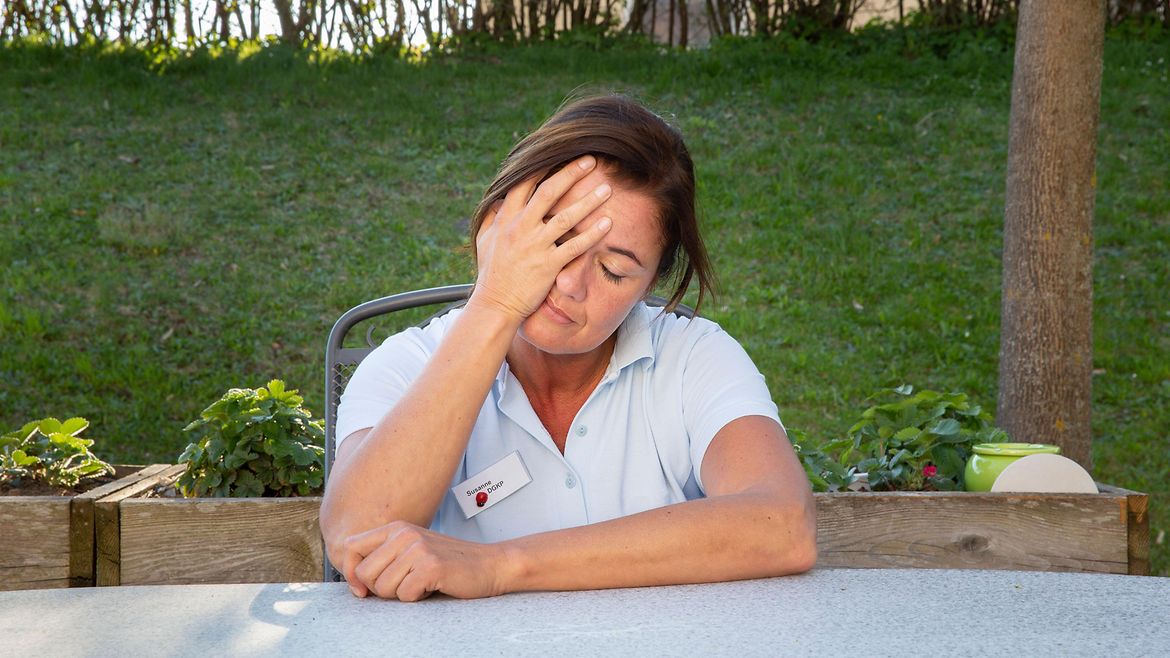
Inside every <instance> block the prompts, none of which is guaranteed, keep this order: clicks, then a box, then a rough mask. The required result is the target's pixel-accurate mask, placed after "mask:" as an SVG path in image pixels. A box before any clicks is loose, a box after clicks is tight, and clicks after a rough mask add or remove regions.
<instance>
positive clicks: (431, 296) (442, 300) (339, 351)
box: [324, 283, 695, 582]
mask: <svg viewBox="0 0 1170 658" xmlns="http://www.w3.org/2000/svg"><path fill="white" fill-rule="evenodd" d="M472 288H473V285H472V284H470V283H466V284H459V285H453V286H442V287H438V288H425V289H422V290H412V291H410V292H403V293H398V294H396V295H389V296H387V297H382V298H380V299H375V300H372V301H368V302H365V303H363V304H359V305H358V306H355V307H353V308H351V309H349V310H348V311H346V312H345V313H344V314H342V316H341V317H340V318H338V320H337V322H336V323H335V324H334V325H333V329H332V330H330V332H329V343H328V345H327V346H326V348H325V481H326V482H328V481H329V471H330V469H331V467H332V465H333V452H334V449H335V448H336V445H337V437H336V436H335V435H334V429H335V426H336V424H337V405H338V403H340V401H341V394H342V392H344V391H345V387H346V385H347V384H348V383H349V379H350V377H352V376H353V373H354V371H355V370H357V366H358V364H359V363H361V362H362V359H364V358H366V356H367V355H368V354H369V353H370V352H373V351H374V348H376V347H377V346H378V343H377V342H376V341H375V340H374V330H375V329H377V325H376V324H373V323H371V324H370V326H369V327H368V328H367V329H366V335H365V345H363V346H361V347H345V345H344V343H345V339H346V337H347V336H348V335H349V332H350V330H351V329H353V328H354V327H355V326H356V325H358V324H359V323H361V322H364V321H367V320H372V319H374V318H378V317H379V316H384V315H388V314H391V313H396V312H398V311H405V310H408V309H414V308H421V307H426V306H436V305H439V304H444V305H445V306H443V307H442V308H440V309H439V310H438V311H436V312H435V313H433V314H432V315H431V316H430V317H428V318H427V319H425V320H423V321H422V322H420V323H419V324H418V325H417V326H419V327H425V326H426V325H427V324H429V323H430V322H431V320H434V319H435V318H437V317H439V316H441V315H443V314H444V313H446V312H448V311H450V310H452V309H455V308H458V307H460V306H462V305H463V304H465V303H466V302H467V298H468V296H470V295H471V290H472ZM667 301H668V300H666V299H665V298H663V297H659V296H658V295H651V296H650V297H648V298H647V299H646V303H647V304H649V305H651V306H665V305H666V303H667ZM674 313H675V314H676V315H679V316H682V317H685V318H691V317H694V315H695V311H694V309H692V308H691V307H689V306H686V305H684V304H679V305H678V306H677V307H675V309H674ZM324 567H325V573H324V576H325V581H326V582H334V581H339V580H341V574H340V573H338V571H337V570H336V569H334V568H333V565H332V564H330V562H329V556H328V555H326V556H325V565H324Z"/></svg>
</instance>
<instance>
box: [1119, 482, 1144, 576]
mask: <svg viewBox="0 0 1170 658" xmlns="http://www.w3.org/2000/svg"><path fill="white" fill-rule="evenodd" d="M1125 501H1126V511H1127V513H1128V514H1127V516H1128V517H1129V518H1128V520H1129V542H1128V546H1129V573H1130V575H1131V576H1148V575H1150V516H1149V505H1150V497H1149V496H1147V495H1146V494H1143V493H1137V492H1131V493H1130V494H1129V495H1127V496H1126V497H1125Z"/></svg>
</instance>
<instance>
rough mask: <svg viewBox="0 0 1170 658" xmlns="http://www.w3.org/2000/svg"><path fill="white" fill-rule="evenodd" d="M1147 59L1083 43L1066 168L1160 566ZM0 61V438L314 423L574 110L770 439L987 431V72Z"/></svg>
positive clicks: (1156, 133) (997, 186) (859, 59)
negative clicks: (628, 118) (681, 198)
mask: <svg viewBox="0 0 1170 658" xmlns="http://www.w3.org/2000/svg"><path fill="white" fill-rule="evenodd" d="M1168 58H1170V49H1168V48H1167V41H1166V40H1165V39H1163V40H1162V41H1160V42H1150V41H1133V40H1129V41H1125V40H1119V39H1112V38H1111V39H1110V40H1109V41H1108V44H1107V48H1106V62H1105V69H1104V85H1103V97H1102V108H1101V122H1100V125H1101V127H1100V133H1099V149H1098V163H1099V164H1098V186H1099V187H1098V195H1097V212H1096V223H1095V224H1096V225H1095V231H1096V261H1095V302H1094V304H1095V313H1094V322H1095V329H1094V342H1095V354H1094V365H1095V367H1096V369H1097V370H1096V372H1097V375H1096V376H1095V379H1094V423H1093V425H1094V435H1095V449H1094V459H1095V464H1096V467H1095V475H1096V477H1097V479H1099V480H1101V481H1104V482H1108V483H1111V484H1116V485H1119V486H1124V487H1129V488H1133V489H1139V490H1142V491H1147V492H1150V493H1151V494H1153V498H1152V505H1153V516H1152V523H1151V528H1152V542H1153V556H1154V565H1153V571H1154V572H1155V573H1159V574H1161V575H1167V574H1168V569H1170V550H1167V544H1168V543H1170V542H1167V541H1166V540H1165V539H1164V532H1165V531H1166V530H1167V529H1168V528H1170V513H1168V508H1170V498H1168V497H1167V482H1170V453H1168V451H1167V436H1168V433H1167V430H1166V427H1167V424H1168V423H1170V359H1168V356H1170V302H1168V299H1170V296H1168V294H1167V290H1168V289H1170V268H1168V267H1167V265H1166V263H1167V254H1168V253H1170V251H1168V247H1170V180H1168V173H1170V157H1168V155H1167V154H1168V153H1170V91H1168V90H1170V84H1168V83H1167V75H1168V71H1170V62H1167V61H1166V60H1167V59H1168ZM148 59H149V58H147V57H145V56H141V55H122V56H119V55H106V56H95V55H78V54H77V53H71V52H66V51H61V50H52V49H49V50H44V49H40V48H11V47H8V48H4V47H0V263H2V265H0V267H2V269H0V272H2V277H3V285H2V286H0V429H3V430H10V429H13V428H15V427H18V426H19V425H20V424H21V423H23V422H25V421H27V420H31V419H34V418H39V417H43V416H48V415H55V416H59V417H65V416H71V415H81V416H85V417H87V418H89V419H90V420H91V421H92V427H91V428H90V430H89V431H88V434H89V435H90V436H91V437H92V438H95V439H98V440H99V444H98V446H96V447H97V448H98V450H99V454H101V455H103V456H105V457H107V458H108V459H111V460H115V461H127V462H156V461H174V460H175V458H176V457H177V455H178V454H179V452H180V451H181V450H182V448H183V447H184V446H185V445H186V443H187V440H186V438H185V437H184V435H183V433H182V431H181V430H182V427H183V426H184V425H185V424H186V423H187V422H189V421H190V420H192V419H194V418H195V417H196V416H197V415H198V413H199V411H200V410H201V409H202V408H203V407H205V406H206V405H207V404H209V403H210V402H212V401H213V400H215V399H216V398H218V397H219V395H220V394H221V393H222V392H223V391H224V390H225V389H227V388H229V387H233V386H259V385H261V384H263V383H265V382H266V381H267V380H268V379H270V378H273V377H280V378H283V379H285V380H286V381H287V382H288V384H289V385H290V386H294V387H297V388H300V389H301V391H302V393H304V395H305V397H306V400H307V401H308V404H309V406H310V407H311V408H313V409H314V412H315V413H316V414H319V413H320V412H321V410H322V399H323V393H322V391H323V351H324V345H325V338H326V336H327V334H328V331H329V328H330V327H331V325H332V323H333V321H334V320H335V319H336V318H337V317H338V316H339V315H340V314H341V313H342V312H343V311H345V310H346V309H348V308H349V307H351V306H354V305H356V304H358V303H359V302H362V301H365V300H368V299H371V298H374V297H378V296H381V295H384V294H388V293H391V292H396V291H401V290H407V289H412V288H417V287H424V286H430V285H436V284H443V283H451V282H462V281H467V280H469V276H470V272H471V270H470V267H469V264H468V261H467V258H466V254H465V252H463V251H461V250H460V246H461V245H462V244H463V243H464V241H465V238H464V235H463V227H464V226H465V223H466V219H467V217H468V214H469V213H470V212H471V210H472V208H473V207H474V205H475V203H476V202H477V201H478V198H479V194H480V193H481V191H482V190H483V188H484V187H485V186H486V184H487V183H488V182H489V180H490V178H491V176H492V174H493V172H494V170H495V167H496V165H497V164H498V162H499V160H500V159H501V158H502V157H503V155H504V154H505V153H506V152H507V150H508V148H509V147H510V146H511V144H512V143H513V141H514V140H515V139H517V138H518V137H519V136H520V135H523V134H524V133H525V132H526V131H528V130H531V129H532V128H534V127H535V126H537V125H538V123H539V122H540V121H541V120H542V119H544V118H545V117H546V116H547V115H548V114H550V113H551V112H552V111H553V110H554V109H555V108H556V107H557V105H558V104H559V103H560V102H561V101H562V99H564V97H565V96H566V95H567V94H569V93H571V92H573V91H574V90H576V89H578V88H580V87H585V88H587V89H616V90H622V91H626V92H629V93H632V94H635V95H637V96H639V97H641V98H643V99H644V100H646V101H648V102H649V103H650V104H651V105H652V106H654V107H656V108H657V109H659V110H660V111H662V112H664V113H667V114H669V115H671V116H672V117H673V119H674V121H676V122H677V124H678V125H679V126H680V127H681V128H682V130H683V131H684V133H685V134H686V136H687V138H688V140H689V143H690V145H691V148H692V152H693V155H694V157H695V161H696V165H697V167H698V176H699V189H700V203H701V207H702V216H703V219H704V221H705V226H706V234H707V236H708V241H709V242H708V244H709V247H710V249H711V251H712V253H713V256H714V261H715V264H716V268H717V271H718V273H719V275H720V279H721V281H722V294H721V295H720V296H719V297H718V298H717V299H716V300H714V302H713V303H711V304H710V305H709V306H708V307H706V308H705V309H704V314H705V315H707V316H708V317H711V318H712V319H714V320H716V321H718V322H720V323H721V324H723V325H724V326H725V327H726V328H727V329H728V330H729V331H731V332H732V334H733V335H735V336H737V337H739V338H740V339H741V340H742V341H743V342H744V343H745V345H746V347H747V349H748V351H749V352H750V353H751V354H752V356H753V357H754V358H755V359H756V362H757V363H758V364H759V366H760V367H761V369H762V370H763V372H764V373H765V375H766V376H767V379H768V383H769V385H770V387H771V391H772V394H773V396H774V398H775V400H776V402H777V404H778V405H779V406H780V409H781V414H782V416H783V417H784V419H785V421H786V423H787V424H788V425H790V426H792V427H797V428H801V429H803V430H805V431H807V432H808V433H809V434H810V436H813V437H820V438H822V439H823V438H827V437H832V436H837V435H840V434H841V433H843V432H844V431H845V430H846V429H847V428H848V426H849V425H850V424H851V422H852V420H853V419H854V418H855V417H856V415H857V414H858V413H859V411H860V409H861V408H862V407H863V405H864V399H865V398H866V397H867V396H868V395H869V394H871V393H872V392H874V391H875V390H876V389H878V388H880V387H882V386H884V385H888V384H891V383H899V382H903V381H905V382H911V383H913V384H915V385H916V386H918V387H920V388H921V387H927V388H935V389H941V390H961V391H965V392H967V393H969V394H971V395H972V396H973V397H975V398H976V399H977V400H979V401H981V402H982V403H983V404H984V405H985V406H988V407H991V408H993V407H994V404H995V393H996V359H997V350H998V342H999V335H998V332H999V303H1000V296H999V289H1000V286H999V280H1000V261H999V254H1000V249H1001V232H1000V227H1001V225H1002V220H1003V191H1004V180H1005V167H1006V160H1007V127H1008V112H1009V106H1010V81H1011V65H1012V52H1011V48H1010V46H1007V47H1004V46H1003V45H1002V44H1001V43H999V42H996V41H992V40H986V41H981V40H978V39H974V40H970V41H968V42H966V43H965V45H961V46H959V47H957V48H955V49H954V50H952V51H950V53H949V55H948V56H947V57H946V58H945V59H943V58H939V57H936V56H934V55H932V54H931V52H930V51H929V50H928V49H920V50H918V51H915V53H914V56H912V57H906V56H901V55H899V54H898V52H897V49H896V48H894V47H891V46H889V44H888V43H887V44H884V45H882V44H879V46H877V47H875V48H873V49H867V48H866V47H863V46H861V45H856V44H855V45H853V46H850V47H846V46H807V45H801V44H794V43H790V42H781V43H778V44H770V45H769V44H764V45H761V44H758V43H743V44H737V45H734V46H732V45H724V46H720V47H717V48H716V49H714V50H713V51H710V52H700V53H686V54H681V53H671V54H663V53H659V52H656V51H654V50H650V49H645V48H632V47H624V48H618V49H615V50H613V51H610V52H607V53H604V54H599V53H596V52H593V51H590V50H588V49H583V48H582V49H574V48H565V47H559V48H558V47H550V46H542V47H535V48H528V49H521V50H515V51H505V52H500V53H494V54H487V53H485V54H481V55H464V56H459V57H454V56H452V57H446V58H442V59H439V60H436V61H432V62H429V63H427V64H422V65H420V64H417V63H409V62H402V61H392V60H383V61H375V62H367V63H363V64H353V63H334V64H330V65H318V64H308V63H306V62H304V61H303V60H302V59H299V58H297V57H293V56H290V55H289V54H287V53H283V52H281V51H271V52H266V53H262V54H260V55H257V56H254V57H251V58H248V59H245V60H243V61H238V60H236V59H234V58H224V59H218V60H209V59H206V58H200V59H196V60H190V61H180V62H171V63H169V64H166V65H165V66H163V65H150V64H149V63H148Z"/></svg>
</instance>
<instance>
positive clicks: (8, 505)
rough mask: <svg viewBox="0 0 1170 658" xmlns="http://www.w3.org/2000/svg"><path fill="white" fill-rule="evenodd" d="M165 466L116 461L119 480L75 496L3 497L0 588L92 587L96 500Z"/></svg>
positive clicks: (1, 508) (0, 534)
mask: <svg viewBox="0 0 1170 658" xmlns="http://www.w3.org/2000/svg"><path fill="white" fill-rule="evenodd" d="M165 468H167V465H166V464H155V465H152V466H123V465H117V466H115V467H114V469H115V473H116V474H117V475H118V476H119V477H118V479H117V480H115V481H113V482H108V483H106V484H103V485H102V486H100V487H97V488H95V489H91V490H89V491H86V492H85V493H82V494H78V495H76V496H3V497H0V528H3V531H2V532H0V590H14V589H47V588H54V587H86V586H91V585H93V584H94V541H95V526H94V503H95V502H96V501H97V500H99V499H101V498H103V497H105V496H109V495H112V494H116V493H117V492H118V491H121V490H122V489H125V488H126V487H130V486H133V484H134V483H136V482H139V481H141V480H143V479H145V478H149V477H150V476H151V475H153V474H155V473H158V472H161V471H162V470H163V469H165Z"/></svg>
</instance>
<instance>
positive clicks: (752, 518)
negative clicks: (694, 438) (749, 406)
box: [345, 416, 816, 600]
mask: <svg viewBox="0 0 1170 658" xmlns="http://www.w3.org/2000/svg"><path fill="white" fill-rule="evenodd" d="M701 475H702V481H703V483H704V485H705V488H706V491H707V497H706V498H702V499H699V500H692V501H687V502H684V503H678V504H675V505H668V506H666V507H660V508H657V509H653V510H647V511H645V512H641V513H638V514H633V515H630V516H626V517H622V518H617V519H613V520H610V521H605V522H602V523H596V524H591V525H585V526H579V527H576V528H568V529H565V530H555V531H551V532H543V533H539V534H535V535H529V536H526V537H520V538H517V539H513V540H509V541H505V542H501V543H498V544H476V543H472V542H465V541H461V540H457V539H452V538H450V537H445V536H443V535H440V534H438V533H434V532H431V531H429V530H424V529H422V528H419V527H417V526H412V525H410V524H406V523H395V524H390V525H388V526H383V527H380V528H376V529H374V530H371V531H369V532H367V533H364V534H362V535H357V536H355V537H352V538H351V539H350V540H349V541H350V542H351V544H350V546H351V547H352V548H353V549H354V550H357V551H358V552H360V553H361V554H362V555H364V556H365V557H364V558H363V559H362V561H361V562H360V563H359V564H357V566H356V568H354V569H353V572H352V573H347V574H345V575H346V577H347V579H348V580H349V581H350V582H351V583H353V582H354V579H357V580H358V581H360V583H361V584H363V585H364V586H365V587H364V589H368V590H370V591H372V592H373V593H375V594H377V595H378V596H382V597H386V598H399V599H402V600H417V599H420V598H423V597H425V596H427V595H428V594H430V593H431V592H434V591H442V592H444V593H446V594H449V595H452V596H456V597H460V598H475V597H480V596H492V595H495V594H501V593H504V592H512V591H525V590H581V589H603V588H610V587H637V586H645V585H667V584H681V583H700V582H718V581H726V580H740V579H745V578H760V577H766V576H780V575H785V574H792V573H800V572H803V571H807V570H809V569H811V568H812V567H813V565H814V564H815V563H816V510H815V506H814V502H813V496H812V492H811V489H810V487H809V483H808V479H807V478H806V477H805V474H804V469H803V468H802V467H801V465H800V462H799V459H798V458H797V456H796V454H795V452H794V451H793V449H792V446H791V444H790V443H789V442H788V440H787V438H786V437H785V436H784V431H783V430H782V429H781V428H780V426H779V425H778V424H777V423H776V422H775V421H774V420H772V419H770V418H766V417H763V416H746V417H743V418H739V419H736V420H734V421H732V422H730V423H728V424H727V425H725V426H724V427H723V428H722V429H721V430H720V431H719V432H718V433H717V434H716V435H715V438H714V439H713V440H712V441H711V444H710V446H709V447H708V448H707V451H706V454H705V456H704V457H703V465H702V473H701ZM362 589H363V588H362V587H358V588H356V589H355V593H359V594H362V593H363V592H362V591H361V590H362Z"/></svg>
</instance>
